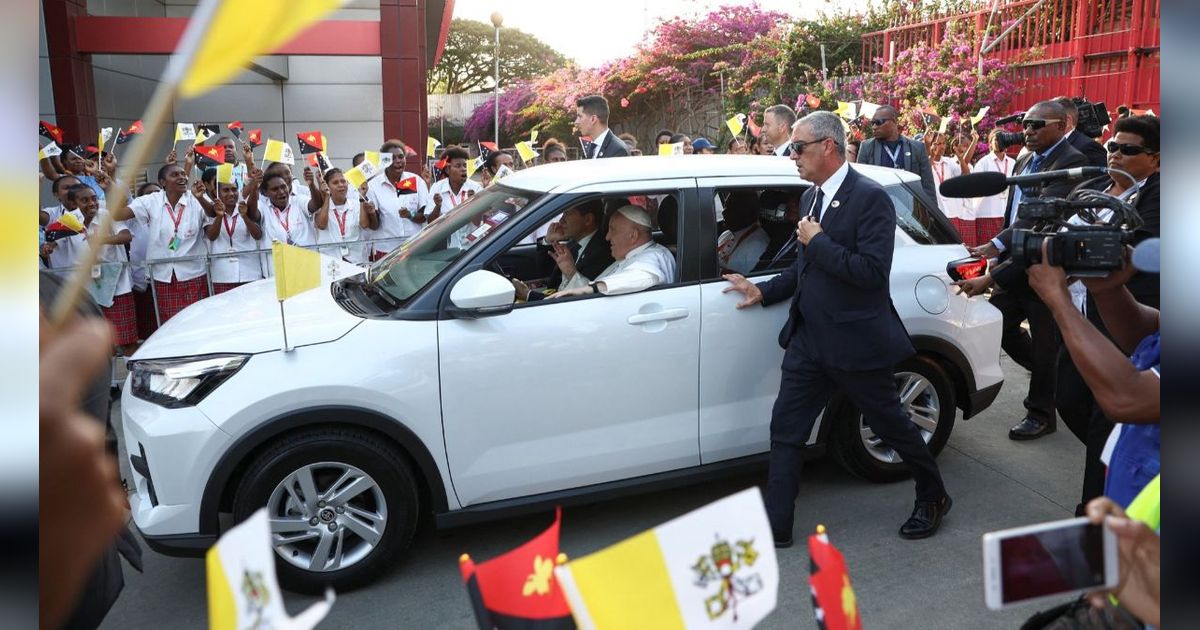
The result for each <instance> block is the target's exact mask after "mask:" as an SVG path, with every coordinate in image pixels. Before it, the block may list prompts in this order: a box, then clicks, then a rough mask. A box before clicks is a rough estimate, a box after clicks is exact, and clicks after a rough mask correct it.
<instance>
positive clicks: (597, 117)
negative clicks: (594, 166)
mask: <svg viewBox="0 0 1200 630" xmlns="http://www.w3.org/2000/svg"><path fill="white" fill-rule="evenodd" d="M575 128H576V129H578V130H579V134H580V135H582V136H589V137H590V138H591V140H590V141H588V142H586V143H585V144H584V145H583V146H584V156H583V158H584V159H585V160H595V159H598V158H609V157H625V156H627V155H629V147H627V146H625V143H624V142H621V139H620V138H618V137H617V135H616V134H614V133H613V132H612V130H611V129H609V128H608V100H607V99H605V98H604V97H603V96H601V95H599V94H592V95H591V96H584V97H583V98H580V99H579V100H577V101H575Z"/></svg>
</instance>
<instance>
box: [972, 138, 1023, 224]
mask: <svg viewBox="0 0 1200 630" xmlns="http://www.w3.org/2000/svg"><path fill="white" fill-rule="evenodd" d="M1000 131H1001V130H1000V129H996V130H994V131H992V133H991V135H990V136H988V147H989V148H991V151H990V152H988V154H987V155H985V156H983V157H981V158H979V161H978V162H976V163H975V172H977V173H980V172H983V173H988V172H990V173H1003V174H1004V176H1005V177H1009V176H1011V175H1012V174H1013V168H1014V167H1015V166H1016V165H1017V161H1016V160H1014V159H1012V158H1011V157H1009V156H1008V152H1007V151H1005V150H1004V147H1002V146H1000V143H999V142H998V141H997V140H996V136H997V134H999V133H1000ZM967 203H970V204H972V205H973V206H974V207H975V240H976V242H975V243H973V244H972V246H978V245H982V244H984V243H987V242H988V241H991V240H992V239H993V238H995V236H996V235H997V234H999V233H1000V231H1001V230H1003V229H1004V212H1005V210H1007V208H1008V188H1005V189H1004V192H1001V193H997V194H995V195H992V196H990V197H978V198H976V199H968V200H967Z"/></svg>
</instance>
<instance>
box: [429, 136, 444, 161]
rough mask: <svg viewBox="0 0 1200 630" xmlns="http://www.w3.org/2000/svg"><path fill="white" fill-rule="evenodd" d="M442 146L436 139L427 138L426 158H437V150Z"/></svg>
mask: <svg viewBox="0 0 1200 630" xmlns="http://www.w3.org/2000/svg"><path fill="white" fill-rule="evenodd" d="M440 146H442V143H441V142H438V141H437V140H435V139H434V138H426V139H425V157H436V152H437V148H438V147H440Z"/></svg>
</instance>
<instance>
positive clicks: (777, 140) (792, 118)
mask: <svg viewBox="0 0 1200 630" xmlns="http://www.w3.org/2000/svg"><path fill="white" fill-rule="evenodd" d="M795 124H796V112H794V111H792V108H791V107H788V106H787V105H784V104H783V103H780V104H778V105H772V106H770V107H768V108H767V109H766V111H764V112H763V125H762V137H763V138H764V139H766V141H767V142H770V143H771V146H773V147H775V155H779V156H782V157H788V156H790V155H791V154H792V150H791V143H790V142H788V138H789V137H791V135H792V125H795Z"/></svg>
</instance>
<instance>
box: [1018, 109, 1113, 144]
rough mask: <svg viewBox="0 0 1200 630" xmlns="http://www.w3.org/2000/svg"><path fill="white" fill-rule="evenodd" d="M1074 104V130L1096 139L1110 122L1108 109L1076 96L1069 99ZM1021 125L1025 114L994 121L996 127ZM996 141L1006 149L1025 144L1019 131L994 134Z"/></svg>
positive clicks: (1020, 113) (1022, 134)
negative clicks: (1076, 113)
mask: <svg viewBox="0 0 1200 630" xmlns="http://www.w3.org/2000/svg"><path fill="white" fill-rule="evenodd" d="M1071 101H1072V102H1073V103H1075V108H1076V109H1077V110H1079V117H1078V120H1077V121H1076V122H1075V128H1076V129H1078V130H1079V133H1081V134H1083V135H1085V136H1087V137H1089V138H1098V137H1100V135H1101V134H1102V133H1104V128H1105V127H1106V126H1107V125H1108V123H1110V122H1112V118H1110V117H1109V115H1108V108H1107V107H1105V105H1104V103H1092V102H1090V101H1088V100H1087V99H1086V98H1083V97H1080V96H1076V97H1075V98H1073V99H1071ZM1014 122H1015V123H1017V124H1022V123H1024V122H1025V112H1017V113H1015V114H1012V115H1011V116H1005V117H1004V118H1001V119H999V120H997V121H996V127H1000V126H1002V125H1006V124H1008V123H1014ZM996 140H997V142H999V143H1000V146H1001V147H1003V148H1005V149H1007V148H1008V147H1011V146H1019V145H1023V144H1025V134H1024V133H1021V132H1020V131H1004V132H1000V133H998V134H996Z"/></svg>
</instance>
